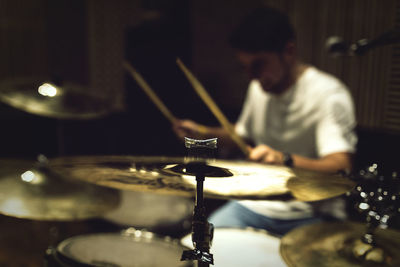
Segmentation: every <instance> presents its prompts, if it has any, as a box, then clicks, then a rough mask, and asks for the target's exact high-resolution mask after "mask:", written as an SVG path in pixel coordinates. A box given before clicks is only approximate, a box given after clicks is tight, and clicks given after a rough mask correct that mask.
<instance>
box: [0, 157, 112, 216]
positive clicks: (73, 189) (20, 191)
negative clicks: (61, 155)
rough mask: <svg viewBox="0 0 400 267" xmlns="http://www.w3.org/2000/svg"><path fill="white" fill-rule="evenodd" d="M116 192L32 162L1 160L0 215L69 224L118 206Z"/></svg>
mask: <svg viewBox="0 0 400 267" xmlns="http://www.w3.org/2000/svg"><path fill="white" fill-rule="evenodd" d="M118 203H119V192H118V191H116V190H113V189H110V188H103V187H100V186H96V185H93V184H89V183H85V182H83V181H77V180H72V179H71V180H67V179H65V178H64V177H63V176H60V175H59V174H56V173H54V172H52V171H50V170H49V169H48V168H47V167H45V166H44V167H43V166H38V165H37V164H36V165H35V162H34V161H25V160H4V159H1V160H0V213H1V214H4V215H7V216H12V217H17V218H24V219H33V220H44V221H70V220H78V219H87V218H92V217H99V216H100V215H102V214H104V213H105V212H107V211H110V210H112V209H114V208H116V207H117V206H118Z"/></svg>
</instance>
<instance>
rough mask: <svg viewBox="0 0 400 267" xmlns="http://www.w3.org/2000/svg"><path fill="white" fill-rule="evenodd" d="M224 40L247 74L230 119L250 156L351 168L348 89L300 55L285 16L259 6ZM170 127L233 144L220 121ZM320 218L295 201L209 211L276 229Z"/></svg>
mask: <svg viewBox="0 0 400 267" xmlns="http://www.w3.org/2000/svg"><path fill="white" fill-rule="evenodd" d="M229 41H230V44H231V45H232V46H233V48H235V50H236V54H237V58H238V60H239V62H240V63H241V64H242V66H243V67H244V70H245V71H246V72H247V73H248V75H249V78H250V83H249V86H248V90H247V95H246V98H245V102H244V105H243V108H242V111H241V114H240V116H239V119H238V121H237V122H236V124H235V131H236V133H237V134H239V135H240V136H242V137H243V138H244V139H245V140H249V141H250V142H251V143H252V144H254V146H249V147H248V150H249V154H248V159H249V160H252V161H258V162H262V163H268V164H276V165H284V166H287V167H296V168H303V169H308V170H312V171H318V172H329V173H335V172H337V171H340V170H350V169H351V168H352V156H353V154H354V153H355V147H356V143H357V136H356V134H355V126H356V121H355V115H354V106H353V100H352V97H351V94H350V93H349V91H348V89H347V88H346V86H345V85H344V84H343V83H342V82H341V81H340V80H338V79H337V78H335V77H334V76H332V75H330V74H328V73H325V72H323V71H321V70H319V69H317V68H316V67H314V66H311V65H307V64H305V63H303V62H301V61H300V60H299V59H298V58H297V52H296V36H295V31H294V29H293V27H292V25H291V23H290V21H289V19H288V17H287V15H285V14H283V13H281V12H280V11H278V10H276V9H273V8H269V7H262V8H259V9H256V10H254V11H253V12H252V13H251V14H250V15H248V16H247V17H246V18H245V19H244V20H243V21H242V23H240V24H239V25H238V26H237V28H236V29H235V30H234V31H233V33H232V34H231V36H230V40H229ZM173 129H174V131H175V133H176V134H177V135H178V136H179V137H181V138H183V137H185V136H187V137H192V138H199V139H205V138H213V137H217V138H218V139H219V144H220V145H219V147H223V148H232V151H233V150H234V149H233V148H235V144H234V143H233V142H232V141H231V139H230V137H229V135H228V132H227V131H225V130H224V129H223V128H220V127H208V126H206V128H205V129H206V131H204V126H202V125H200V124H198V123H196V122H194V121H191V120H185V119H182V120H177V121H176V122H175V124H174V126H173ZM200 129H202V130H201V134H200ZM337 211H338V210H337ZM333 215H334V216H336V217H339V218H342V217H343V216H344V215H345V214H344V213H338V214H333ZM318 220H320V219H319V216H317V214H316V212H315V209H314V208H313V205H311V204H310V203H305V202H300V201H294V200H293V201H285V202H283V201H264V200H262V201H250V200H249V201H247V200H245V201H230V202H228V203H227V204H225V205H224V206H222V207H221V208H220V209H218V210H217V211H216V212H214V213H213V214H212V215H211V217H210V222H211V223H213V224H214V226H215V227H247V226H248V227H255V228H263V229H266V230H267V231H269V232H272V233H276V234H278V235H283V234H285V233H286V232H288V231H289V230H291V229H292V228H294V227H297V226H300V225H303V224H306V223H311V222H316V221H318Z"/></svg>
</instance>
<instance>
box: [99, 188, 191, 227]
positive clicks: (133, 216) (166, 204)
mask: <svg viewBox="0 0 400 267" xmlns="http://www.w3.org/2000/svg"><path fill="white" fill-rule="evenodd" d="M193 208H194V201H193V200H192V199H191V198H186V197H181V196H173V195H162V194H154V193H148V192H136V191H121V202H120V205H119V207H118V208H117V209H115V210H113V211H111V212H109V213H107V214H105V215H104V216H103V219H105V220H107V221H110V222H112V223H114V224H116V225H118V226H121V227H122V228H126V227H135V228H137V229H147V230H149V231H152V232H162V233H166V234H168V232H169V231H174V232H176V231H183V232H185V231H187V230H188V229H190V227H191V216H192V214H193Z"/></svg>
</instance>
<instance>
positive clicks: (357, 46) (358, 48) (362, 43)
mask: <svg viewBox="0 0 400 267" xmlns="http://www.w3.org/2000/svg"><path fill="white" fill-rule="evenodd" d="M399 42H400V29H399V28H395V29H393V30H390V31H388V32H385V33H383V34H382V35H380V36H378V37H377V38H375V39H372V40H368V39H360V40H358V41H356V42H355V43H353V44H348V43H347V42H345V41H343V39H342V38H341V37H338V36H331V37H329V38H328V39H327V40H326V42H325V47H326V49H327V51H328V53H329V54H331V55H332V56H359V55H364V54H365V53H366V52H367V51H368V50H370V49H372V48H375V47H379V46H383V45H389V44H394V43H399Z"/></svg>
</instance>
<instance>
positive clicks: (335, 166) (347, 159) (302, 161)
mask: <svg viewBox="0 0 400 267" xmlns="http://www.w3.org/2000/svg"><path fill="white" fill-rule="evenodd" d="M292 158H293V164H294V166H293V167H296V168H301V169H307V170H311V171H318V172H329V173H335V172H338V171H340V170H348V171H350V170H351V169H352V155H351V154H350V153H346V152H339V153H333V154H330V155H328V156H325V157H322V158H319V159H311V158H306V157H303V156H300V155H295V154H292Z"/></svg>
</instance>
